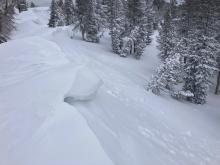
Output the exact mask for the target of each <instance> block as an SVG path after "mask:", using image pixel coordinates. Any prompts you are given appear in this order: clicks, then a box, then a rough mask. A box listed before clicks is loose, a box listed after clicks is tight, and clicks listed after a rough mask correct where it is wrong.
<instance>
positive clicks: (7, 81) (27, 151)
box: [0, 7, 220, 165]
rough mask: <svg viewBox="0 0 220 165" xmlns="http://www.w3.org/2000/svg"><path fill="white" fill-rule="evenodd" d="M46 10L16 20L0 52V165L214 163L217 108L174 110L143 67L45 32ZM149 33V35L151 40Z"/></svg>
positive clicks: (146, 61)
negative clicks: (154, 90) (156, 92)
mask: <svg viewBox="0 0 220 165" xmlns="http://www.w3.org/2000/svg"><path fill="white" fill-rule="evenodd" d="M48 14H49V12H48V8H46V7H40V8H34V9H30V10H29V11H27V12H23V13H21V14H19V15H17V16H16V31H14V33H13V36H12V41H9V42H8V43H5V44H1V45H0V59H1V60H0V80H1V81H0V165H60V164H63V165H73V164H74V165H146V164H149V165H219V162H220V129H219V128H220V110H219V106H220V102H219V98H217V97H215V96H212V95H211V96H209V100H208V103H207V104H206V105H204V106H198V105H192V104H189V103H181V102H178V101H175V100H173V99H170V98H166V97H165V96H164V97H163V96H160V97H159V96H155V95H153V94H151V93H148V92H147V91H146V90H145V87H146V84H147V81H148V80H149V79H150V78H151V75H152V73H153V72H154V69H155V66H156V65H158V60H157V53H158V50H157V49H156V45H157V43H156V41H155V40H154V42H153V43H152V45H150V46H149V47H147V49H146V51H145V54H144V57H143V58H142V59H141V60H135V59H133V58H130V57H129V58H120V57H118V56H117V55H115V54H113V53H112V52H111V48H110V45H111V44H110V39H109V37H108V35H107V34H106V35H105V37H103V38H102V40H101V44H92V43H87V42H83V41H82V40H81V38H80V36H78V35H75V36H74V37H73V39H71V36H72V30H71V27H58V28H54V29H51V28H48V27H47V22H48ZM156 35H157V34H155V35H154V38H156Z"/></svg>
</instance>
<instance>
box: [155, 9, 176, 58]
mask: <svg viewBox="0 0 220 165" xmlns="http://www.w3.org/2000/svg"><path fill="white" fill-rule="evenodd" d="M172 21H173V20H172V17H171V14H170V10H167V12H166V13H165V15H164V20H163V21H162V23H161V24H160V27H159V37H158V39H157V41H158V43H159V46H158V48H159V50H160V54H159V57H160V59H161V60H162V61H165V60H166V59H167V58H168V57H169V56H171V55H172V53H173V52H172V50H173V49H174V47H175V44H176V43H175V42H176V41H175V34H174V33H175V31H174V27H173V24H172Z"/></svg>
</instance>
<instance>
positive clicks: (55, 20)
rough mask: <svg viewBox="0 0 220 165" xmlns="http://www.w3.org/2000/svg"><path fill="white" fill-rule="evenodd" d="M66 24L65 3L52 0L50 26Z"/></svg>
mask: <svg viewBox="0 0 220 165" xmlns="http://www.w3.org/2000/svg"><path fill="white" fill-rule="evenodd" d="M63 25H65V18H64V12H63V5H62V2H61V1H56V0H52V1H51V6H50V19H49V23H48V26H49V27H56V26H63Z"/></svg>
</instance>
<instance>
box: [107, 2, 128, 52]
mask: <svg viewBox="0 0 220 165" xmlns="http://www.w3.org/2000/svg"><path fill="white" fill-rule="evenodd" d="M108 10H109V20H110V23H109V25H110V35H111V39H112V49H113V52H114V53H116V54H118V55H121V56H123V55H125V54H124V53H123V51H122V47H123V33H124V31H125V29H124V26H125V25H124V24H125V12H124V8H123V3H122V1H121V0H110V1H109V3H108Z"/></svg>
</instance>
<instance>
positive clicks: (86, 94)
mask: <svg viewBox="0 0 220 165" xmlns="http://www.w3.org/2000/svg"><path fill="white" fill-rule="evenodd" d="M102 84H103V82H102V80H101V79H100V78H99V77H98V76H97V75H96V74H95V73H94V72H92V71H91V70H90V69H89V68H86V67H81V68H80V69H79V71H78V72H77V74H76V77H75V81H74V83H73V85H72V88H71V90H70V91H69V92H68V93H67V95H66V97H65V99H64V100H65V102H73V101H87V100H90V99H92V98H94V97H95V95H96V93H97V91H98V89H99V88H100V87H101V85H102Z"/></svg>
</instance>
